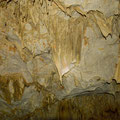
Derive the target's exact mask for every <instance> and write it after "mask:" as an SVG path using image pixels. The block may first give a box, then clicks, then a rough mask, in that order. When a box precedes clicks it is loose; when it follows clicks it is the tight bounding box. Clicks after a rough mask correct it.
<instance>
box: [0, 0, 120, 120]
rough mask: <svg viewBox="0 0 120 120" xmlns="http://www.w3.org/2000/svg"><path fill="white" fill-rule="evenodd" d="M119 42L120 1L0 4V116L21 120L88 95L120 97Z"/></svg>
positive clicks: (3, 0)
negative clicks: (92, 92) (68, 100)
mask: <svg viewBox="0 0 120 120" xmlns="http://www.w3.org/2000/svg"><path fill="white" fill-rule="evenodd" d="M119 41H120V1H119V0H0V104H1V105H0V115H1V116H4V117H3V119H8V117H9V116H12V117H11V118H9V119H10V120H14V119H20V118H22V117H23V116H24V117H25V116H26V115H28V114H30V113H31V114H33V113H34V111H36V110H37V109H42V108H44V107H45V106H47V107H48V106H49V105H53V108H54V107H55V106H56V105H55V104H58V103H59V102H58V101H59V100H62V99H67V98H70V99H71V100H73V99H74V98H72V97H75V96H78V95H82V94H85V93H89V92H90V91H94V92H95V93H110V94H113V95H116V92H119V90H120V89H119V83H120V58H119V56H120V50H119V48H120V45H119ZM113 79H114V80H113ZM103 95H104V94H103ZM95 98H96V97H95ZM107 98H109V97H107ZM80 99H81V98H80ZM85 99H87V98H85ZM96 100H97V99H96ZM73 101H74V100H73ZM75 102H76V101H75ZM71 104H72V103H71ZM90 104H91V103H90ZM54 105H55V106H54ZM57 106H58V105H57ZM51 109H52V108H50V111H51ZM56 109H57V107H55V110H56ZM67 109H68V108H67ZM76 109H77V108H76ZM21 110H22V111H23V112H22V113H21V112H20V111H21ZM101 110H102V109H101ZM39 112H40V111H39ZM12 113H13V114H14V115H13V114H12ZM78 113H79V112H78ZM42 114H43V113H42ZM51 114H54V111H53V113H51ZM59 114H61V111H60V113H59ZM118 114H119V113H118ZM7 115H8V116H7ZM1 116H0V117H1ZM17 116H18V118H16V117H17ZM60 116H61V115H60ZM42 117H43V116H42ZM49 117H50V116H49V115H48V117H47V118H49ZM1 119H2V118H1ZM26 119H27V118H26ZM31 119H32V118H31ZM33 119H37V118H34V117H33ZM38 119H40V118H38ZM45 119H46V118H45ZM61 119H62V118H61ZM63 119H65V117H64V118H63ZM73 119H78V118H73ZM81 119H88V118H84V117H83V118H81ZM91 119H92V118H91ZM101 119H102V118H101ZM115 119H116V118H115Z"/></svg>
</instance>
